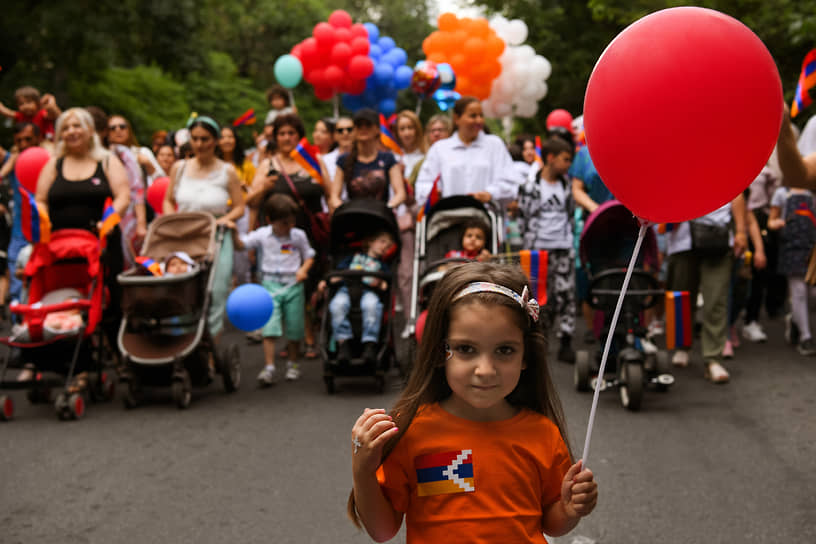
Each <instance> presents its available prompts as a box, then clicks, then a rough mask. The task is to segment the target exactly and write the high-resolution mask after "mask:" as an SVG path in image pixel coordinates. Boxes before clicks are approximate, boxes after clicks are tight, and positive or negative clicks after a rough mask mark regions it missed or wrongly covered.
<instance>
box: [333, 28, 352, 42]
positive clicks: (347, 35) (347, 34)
mask: <svg viewBox="0 0 816 544" xmlns="http://www.w3.org/2000/svg"><path fill="white" fill-rule="evenodd" d="M352 37H353V36H352V35H351V30H349V29H348V28H335V29H334V43H337V42H345V43H349V42H351V38H352Z"/></svg>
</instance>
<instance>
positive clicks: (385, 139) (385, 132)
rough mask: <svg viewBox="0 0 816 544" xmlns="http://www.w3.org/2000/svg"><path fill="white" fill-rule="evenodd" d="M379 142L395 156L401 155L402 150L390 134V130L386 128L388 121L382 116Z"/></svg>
mask: <svg viewBox="0 0 816 544" xmlns="http://www.w3.org/2000/svg"><path fill="white" fill-rule="evenodd" d="M380 142H382V144H383V145H384V146H385V147H387V148H388V149H390V150H391V151H393V152H394V153H396V154H397V155H402V148H400V146H399V144H398V143H397V140H396V139H395V138H394V135H393V134H391V130H389V128H388V121H387V120H386V119H385V116H384V115H383V114H380Z"/></svg>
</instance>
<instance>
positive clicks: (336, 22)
mask: <svg viewBox="0 0 816 544" xmlns="http://www.w3.org/2000/svg"><path fill="white" fill-rule="evenodd" d="M329 24H330V25H332V26H334V27H337V28H351V15H349V14H348V12H347V11H343V10H342V9H338V10H335V11H333V12H332V14H331V15H329Z"/></svg>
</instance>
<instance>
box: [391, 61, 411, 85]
mask: <svg viewBox="0 0 816 544" xmlns="http://www.w3.org/2000/svg"><path fill="white" fill-rule="evenodd" d="M413 77H414V71H413V70H411V68H410V67H409V66H405V65H402V66H400V67H399V68H397V71H396V72H394V87H396V88H397V89H398V90H402V89H407V88H408V87H410V86H411V79H413Z"/></svg>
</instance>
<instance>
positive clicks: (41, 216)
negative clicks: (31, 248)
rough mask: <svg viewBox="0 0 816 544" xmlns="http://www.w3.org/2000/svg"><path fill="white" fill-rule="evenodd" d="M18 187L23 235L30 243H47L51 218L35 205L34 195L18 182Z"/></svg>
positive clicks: (49, 239) (49, 235) (49, 236)
mask: <svg viewBox="0 0 816 544" xmlns="http://www.w3.org/2000/svg"><path fill="white" fill-rule="evenodd" d="M18 188H19V189H20V195H21V196H22V199H21V204H22V205H21V206H20V223H21V226H22V228H23V236H25V238H26V240H28V241H29V242H31V243H32V244H37V243H40V242H42V243H48V242H50V241H51V220H50V219H49V218H48V214H47V213H46V212H45V210H40V209H39V208H38V207H37V201H36V200H35V199H34V195H32V194H31V193H29V192H28V191H26V189H25V188H24V187H23V186H22V185H19V184H18Z"/></svg>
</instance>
